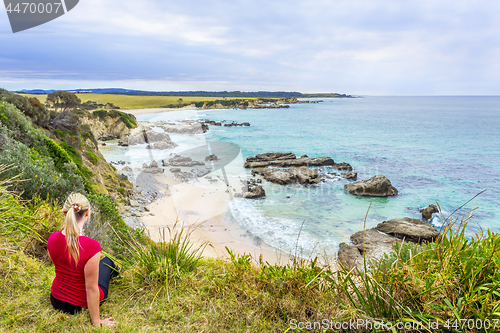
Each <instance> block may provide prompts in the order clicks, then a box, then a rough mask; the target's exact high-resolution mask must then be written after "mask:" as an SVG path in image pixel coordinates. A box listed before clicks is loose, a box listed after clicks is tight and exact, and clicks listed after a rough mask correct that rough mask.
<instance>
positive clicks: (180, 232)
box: [120, 220, 206, 286]
mask: <svg viewBox="0 0 500 333" xmlns="http://www.w3.org/2000/svg"><path fill="white" fill-rule="evenodd" d="M178 222H179V221H178V220H177V221H176V222H175V224H174V225H173V226H172V227H167V228H166V231H167V232H168V234H167V232H166V231H165V229H163V230H162V232H161V236H162V239H161V241H159V242H157V243H154V242H150V243H149V244H148V245H142V244H139V243H138V242H137V241H135V240H134V239H133V240H132V241H129V242H128V244H127V245H126V246H125V247H126V249H127V251H128V258H127V259H124V260H121V261H120V262H121V265H123V266H124V267H125V268H127V269H128V270H130V271H131V272H132V274H133V276H134V277H135V278H136V279H137V280H138V281H139V282H140V283H142V284H143V285H146V286H147V285H152V286H154V285H158V284H167V283H170V282H174V283H175V282H176V280H178V279H180V278H182V277H183V275H184V274H186V273H189V272H193V271H194V270H195V269H196V268H197V266H198V263H199V261H200V260H201V258H202V253H203V250H204V248H205V246H206V244H205V243H204V244H202V245H200V246H194V244H192V243H191V242H190V241H189V236H190V235H191V233H192V232H193V229H192V228H185V227H184V226H179V225H178Z"/></svg>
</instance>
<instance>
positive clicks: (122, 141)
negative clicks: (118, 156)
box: [118, 137, 128, 147]
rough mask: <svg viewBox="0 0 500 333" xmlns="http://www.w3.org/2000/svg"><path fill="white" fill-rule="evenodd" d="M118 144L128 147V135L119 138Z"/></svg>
mask: <svg viewBox="0 0 500 333" xmlns="http://www.w3.org/2000/svg"><path fill="white" fill-rule="evenodd" d="M118 146H121V147H128V138H127V137H123V138H120V140H118Z"/></svg>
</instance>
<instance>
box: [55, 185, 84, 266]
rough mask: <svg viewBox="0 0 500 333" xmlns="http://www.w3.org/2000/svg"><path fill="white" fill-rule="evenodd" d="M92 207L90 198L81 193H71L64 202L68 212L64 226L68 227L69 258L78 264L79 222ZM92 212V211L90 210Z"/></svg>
mask: <svg viewBox="0 0 500 333" xmlns="http://www.w3.org/2000/svg"><path fill="white" fill-rule="evenodd" d="M89 209H90V203H89V200H88V199H87V198H86V197H85V196H84V195H83V194H80V193H71V194H70V195H69V196H68V198H67V199H66V202H65V203H64V206H63V209H62V211H63V212H65V213H66V218H65V219H64V228H65V229H66V242H67V244H68V252H69V259H70V261H71V258H73V259H74V260H75V264H78V261H79V260H80V242H79V241H78V236H79V235H80V232H79V229H78V225H77V222H78V221H80V220H81V219H82V218H83V216H84V215H85V213H86V212H87V210H89ZM89 214H90V211H89Z"/></svg>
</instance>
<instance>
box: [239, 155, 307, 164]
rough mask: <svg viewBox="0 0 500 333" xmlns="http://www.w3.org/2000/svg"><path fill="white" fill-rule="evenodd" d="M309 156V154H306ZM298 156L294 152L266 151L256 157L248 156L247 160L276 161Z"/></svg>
mask: <svg viewBox="0 0 500 333" xmlns="http://www.w3.org/2000/svg"><path fill="white" fill-rule="evenodd" d="M305 157H307V156H305ZM296 158H297V157H296V156H295V154H292V153H265V154H258V155H256V156H255V157H253V156H250V157H247V162H261V161H276V160H293V159H296Z"/></svg>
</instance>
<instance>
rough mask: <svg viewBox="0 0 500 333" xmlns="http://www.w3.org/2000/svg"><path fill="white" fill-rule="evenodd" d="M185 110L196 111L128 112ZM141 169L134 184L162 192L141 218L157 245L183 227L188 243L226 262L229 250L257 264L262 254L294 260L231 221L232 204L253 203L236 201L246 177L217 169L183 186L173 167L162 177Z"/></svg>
mask: <svg viewBox="0 0 500 333" xmlns="http://www.w3.org/2000/svg"><path fill="white" fill-rule="evenodd" d="M182 110H184V111H187V113H189V112H190V111H193V110H195V108H194V107H191V106H187V107H184V108H155V109H134V110H124V111H125V112H128V113H131V114H133V115H140V114H148V113H161V112H169V111H182ZM158 162H159V161H158ZM233 163H237V164H238V165H243V159H242V158H241V156H240V157H239V159H238V160H235V161H234V162H233ZM188 169H189V168H188ZM136 171H138V172H139V174H141V173H142V175H143V177H141V179H139V178H137V175H138V173H136ZM142 171H143V170H134V172H135V174H136V177H132V180H133V181H134V183H135V184H136V185H139V188H142V189H145V190H146V189H150V190H151V189H155V190H157V191H159V192H160V193H161V196H160V198H158V199H156V200H155V201H154V202H152V203H151V204H150V205H149V206H147V207H146V208H147V209H148V210H149V213H145V214H144V215H143V216H142V221H143V222H144V223H145V224H146V229H147V232H148V233H149V235H150V237H151V238H152V239H153V240H155V241H159V240H161V239H162V238H163V237H165V238H166V239H167V240H168V237H169V230H172V228H173V227H174V225H176V224H177V227H178V228H179V227H180V226H183V227H184V228H186V230H187V229H189V230H190V232H191V234H190V240H191V242H192V243H194V245H195V246H201V245H204V244H207V246H206V247H205V250H204V255H205V256H207V257H220V258H227V257H229V254H228V252H227V250H226V247H227V248H229V249H230V250H231V251H232V252H233V253H235V254H240V255H242V254H250V255H251V256H252V258H254V259H255V261H254V262H255V263H258V260H259V257H260V256H262V259H263V260H264V261H267V262H269V263H271V264H274V263H279V264H286V263H288V262H289V261H290V259H291V256H290V255H289V254H287V253H284V252H282V251H279V250H277V249H275V248H273V247H271V246H269V245H267V244H265V243H264V242H263V241H262V240H261V239H260V238H259V237H256V236H254V235H252V234H251V233H249V232H248V231H247V230H246V229H243V228H241V227H240V226H239V225H238V223H237V222H235V221H234V220H232V219H231V213H230V211H229V205H230V202H231V201H232V200H252V199H241V198H236V199H234V195H235V194H236V193H237V192H240V191H241V187H242V183H241V181H242V180H244V179H242V178H240V177H234V176H233V177H231V176H228V177H226V178H225V177H224V176H223V173H222V171H221V170H218V171H215V172H213V173H211V174H210V175H209V176H208V177H198V178H195V179H193V180H190V181H189V182H180V181H178V180H177V179H176V178H175V177H174V174H173V173H171V172H170V171H169V168H166V169H165V170H164V173H160V174H152V173H146V172H142ZM134 178H135V179H134ZM226 181H227V183H226Z"/></svg>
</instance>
